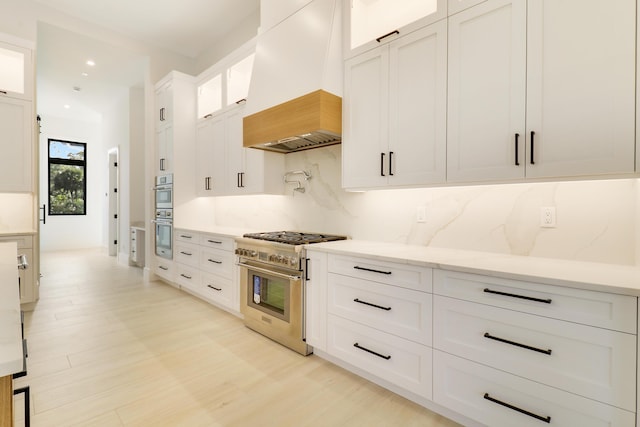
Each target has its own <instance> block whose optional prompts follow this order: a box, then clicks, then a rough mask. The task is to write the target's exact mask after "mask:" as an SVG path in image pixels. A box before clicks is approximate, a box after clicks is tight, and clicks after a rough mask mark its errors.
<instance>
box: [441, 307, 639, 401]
mask: <svg viewBox="0 0 640 427" xmlns="http://www.w3.org/2000/svg"><path fill="white" fill-rule="evenodd" d="M434 324H435V331H434V347H435V348H437V349H439V350H443V351H446V352H448V353H452V354H455V355H458V356H461V357H464V358H467V359H471V360H474V361H476V362H479V363H482V364H485V365H489V366H493V367H495V368H498V369H501V370H503V371H507V372H511V373H513V374H516V375H520V376H523V377H526V378H529V379H531V380H534V381H538V382H541V383H544V384H548V385H551V386H554V387H558V388H560V389H563V390H567V391H570V392H573V393H576V394H579V395H582V396H585V397H589V398H592V399H595V400H598V401H600V402H605V403H608V404H611V405H616V406H619V407H621V408H624V409H628V410H635V405H636V386H635V381H629V378H635V375H636V337H635V335H631V334H625V333H622V332H615V331H609V330H605V329H600V328H593V327H590V326H584V325H579V324H576V323H570V322H564V321H560V320H554V319H548V318H544V317H538V316H534V315H531V314H526V313H518V312H515V311H511V310H504V309H501V308H496V307H491V306H486V305H482V304H477V303H472V302H467V301H461V300H457V299H453V298H447V297H442V296H438V295H436V296H434Z"/></svg>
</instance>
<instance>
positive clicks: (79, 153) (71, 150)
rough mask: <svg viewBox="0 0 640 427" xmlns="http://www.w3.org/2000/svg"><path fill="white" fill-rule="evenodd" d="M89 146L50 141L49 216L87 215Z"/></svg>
mask: <svg viewBox="0 0 640 427" xmlns="http://www.w3.org/2000/svg"><path fill="white" fill-rule="evenodd" d="M85 152H86V144H84V143H80V142H69V141H59V140H52V139H50V140H49V215H85V214H86V194H85V193H86V187H87V185H86V173H85V172H86V163H85Z"/></svg>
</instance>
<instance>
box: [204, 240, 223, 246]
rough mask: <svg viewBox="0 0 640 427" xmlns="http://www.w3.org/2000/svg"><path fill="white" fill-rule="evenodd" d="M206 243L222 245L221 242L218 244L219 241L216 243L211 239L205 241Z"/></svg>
mask: <svg viewBox="0 0 640 427" xmlns="http://www.w3.org/2000/svg"><path fill="white" fill-rule="evenodd" d="M207 242H209V243H215V244H216V245H221V244H222V242H219V241H217V240H211V239H209V240H207Z"/></svg>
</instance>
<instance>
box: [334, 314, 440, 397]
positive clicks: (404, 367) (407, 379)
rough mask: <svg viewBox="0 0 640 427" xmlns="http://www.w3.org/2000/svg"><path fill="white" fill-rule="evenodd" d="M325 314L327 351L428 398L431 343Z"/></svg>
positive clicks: (429, 392) (429, 393) (429, 390)
mask: <svg viewBox="0 0 640 427" xmlns="http://www.w3.org/2000/svg"><path fill="white" fill-rule="evenodd" d="M328 317H329V321H328V331H327V332H328V334H327V338H328V339H327V351H328V353H329V354H331V355H332V356H335V357H337V358H339V359H342V360H344V361H345V362H347V363H350V364H352V365H354V366H357V367H358V368H360V369H364V370H365V371H367V372H370V373H371V374H373V375H375V376H377V377H379V378H382V379H384V380H386V381H389V382H391V383H393V384H396V385H398V386H400V387H403V388H405V389H407V390H409V391H412V392H413V393H416V394H418V395H420V396H423V397H425V398H427V399H431V364H432V354H431V353H432V350H431V348H430V347H426V346H423V345H420V344H416V343H414V342H411V341H407V340H404V339H402V338H398V337H396V336H393V335H389V334H386V333H384V332H381V331H378V330H376V329H372V328H368V327H366V326H363V325H360V324H358V323H354V322H351V321H348V320H345V319H342V318H340V317H336V316H332V315H329V316H328ZM374 353H377V354H374Z"/></svg>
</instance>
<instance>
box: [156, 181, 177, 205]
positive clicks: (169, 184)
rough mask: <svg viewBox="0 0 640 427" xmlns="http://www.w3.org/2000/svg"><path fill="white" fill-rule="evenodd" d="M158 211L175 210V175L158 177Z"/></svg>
mask: <svg viewBox="0 0 640 427" xmlns="http://www.w3.org/2000/svg"><path fill="white" fill-rule="evenodd" d="M154 190H155V201H156V209H173V175H172V174H169V175H160V176H156V186H155V188H154Z"/></svg>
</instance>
